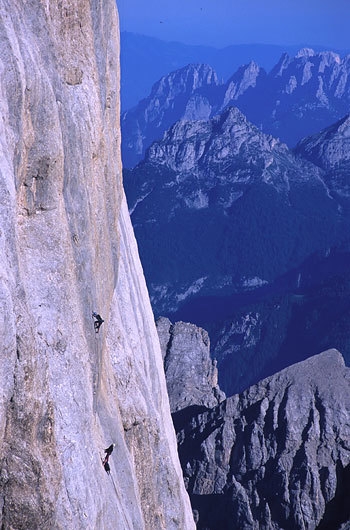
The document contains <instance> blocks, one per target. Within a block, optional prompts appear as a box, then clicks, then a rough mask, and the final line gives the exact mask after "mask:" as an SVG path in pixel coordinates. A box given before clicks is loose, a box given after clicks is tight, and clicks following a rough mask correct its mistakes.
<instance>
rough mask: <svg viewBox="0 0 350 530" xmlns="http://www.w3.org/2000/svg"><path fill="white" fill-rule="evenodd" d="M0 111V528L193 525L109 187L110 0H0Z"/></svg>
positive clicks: (113, 165)
mask: <svg viewBox="0 0 350 530" xmlns="http://www.w3.org/2000/svg"><path fill="white" fill-rule="evenodd" d="M0 112H1V118H0V170H1V175H0V256H1V259H0V305H1V311H0V340H1V348H0V357H1V359H0V363H1V370H0V459H1V461H0V466H1V467H0V527H1V528H3V529H20V528H25V529H26V530H29V529H38V528H43V529H44V528H45V529H51V528H52V529H53V528H54V529H64V530H67V529H74V530H76V529H80V528H86V529H110V528H111V529H112V528H113V529H123V530H125V529H128V528H130V529H131V528H133V529H152V530H153V529H163V528H164V529H165V528H166V529H175V528H176V529H181V530H182V529H187V528H189V529H191V528H194V523H193V519H192V514H191V509H190V505H189V501H188V497H187V494H186V492H185V490H184V487H183V483H182V473H181V469H180V466H179V463H178V458H177V452H176V440H175V435H174V432H173V427H172V423H171V418H170V411H169V403H168V398H167V394H166V386H165V380H164V374H163V371H162V357H161V353H160V347H159V342H158V338H157V333H156V329H155V325H154V322H153V316H152V311H151V307H150V303H149V300H148V294H147V290H146V286H145V282H144V278H143V273H142V269H141V265H140V263H139V258H138V253H137V246H136V243H135V240H134V237H133V232H132V228H131V225H130V220H129V216H128V213H127V208H126V203H125V199H124V197H123V189H122V183H121V163H120V129H119V34H118V18H117V11H116V7H115V2H114V1H113V0H104V1H103V2H101V1H100V0H57V1H53V2H51V1H50V2H49V1H47V0H0ZM93 310H94V311H97V312H98V313H100V314H101V315H102V317H103V318H104V320H105V322H104V324H103V325H102V327H101V330H100V333H99V334H95V333H94V328H93V320H92V318H91V312H92V311H93ZM111 443H115V444H116V446H115V449H114V451H113V453H112V455H111V458H110V466H111V475H110V476H108V475H107V473H106V472H105V470H104V468H103V467H102V465H101V456H102V454H103V449H104V448H105V447H107V446H108V445H110V444H111Z"/></svg>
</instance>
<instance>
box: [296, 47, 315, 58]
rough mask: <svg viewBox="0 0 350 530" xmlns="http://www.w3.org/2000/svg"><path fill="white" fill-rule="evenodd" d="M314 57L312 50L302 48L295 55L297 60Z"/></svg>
mask: <svg viewBox="0 0 350 530" xmlns="http://www.w3.org/2000/svg"><path fill="white" fill-rule="evenodd" d="M314 55H315V51H314V50H313V49H312V48H302V49H301V50H299V51H298V53H297V54H296V55H295V58H296V59H299V58H300V57H313V56H314Z"/></svg>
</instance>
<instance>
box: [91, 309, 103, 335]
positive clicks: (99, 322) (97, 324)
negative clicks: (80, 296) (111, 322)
mask: <svg viewBox="0 0 350 530" xmlns="http://www.w3.org/2000/svg"><path fill="white" fill-rule="evenodd" d="M92 318H95V319H96V320H95V321H94V328H95V333H98V332H99V331H100V327H101V326H102V324H103V323H104V320H103V319H102V317H101V316H100V315H98V314H97V313H95V311H93V312H92Z"/></svg>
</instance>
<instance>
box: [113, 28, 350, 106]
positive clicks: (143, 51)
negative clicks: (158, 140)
mask: <svg viewBox="0 0 350 530" xmlns="http://www.w3.org/2000/svg"><path fill="white" fill-rule="evenodd" d="M120 40H121V56H120V62H121V74H122V75H121V104H122V109H123V111H126V110H129V109H130V108H132V107H134V106H135V105H136V104H137V103H138V102H139V101H140V100H141V99H143V98H145V97H146V96H147V94H149V92H150V91H151V88H152V86H153V84H154V83H156V82H157V81H158V79H160V78H161V77H162V76H164V75H167V74H168V73H169V72H172V71H174V70H176V69H178V68H183V67H184V66H186V65H188V64H190V63H206V64H210V65H211V66H212V67H213V68H214V69H215V70H216V72H217V74H218V76H219V77H220V79H221V78H222V79H224V80H225V81H226V80H227V79H228V78H229V77H230V76H231V75H232V72H233V71H235V70H236V69H237V68H239V67H240V66H241V65H243V64H248V63H249V62H250V61H252V60H255V61H256V62H257V63H258V64H260V65H261V66H262V67H263V68H264V69H265V70H266V71H267V72H268V71H270V70H271V68H273V66H274V65H275V64H276V62H277V61H278V58H279V57H280V56H281V55H282V53H284V52H287V53H288V54H289V55H292V56H293V55H295V54H296V53H297V51H298V50H299V49H301V48H303V47H304V45H303V44H302V43H301V44H300V45H294V46H279V45H275V44H236V45H231V46H227V47H225V48H221V49H218V48H213V47H210V46H199V45H197V46H192V45H188V44H184V43H180V42H166V41H163V40H160V39H156V38H154V37H149V36H146V35H140V34H137V33H130V32H128V31H122V32H121V34H120ZM312 48H313V49H315V50H317V51H322V49H323V48H322V47H320V46H312ZM336 51H337V53H339V54H340V55H346V54H347V53H349V51H350V50H336Z"/></svg>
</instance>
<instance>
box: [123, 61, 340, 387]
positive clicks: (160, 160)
mask: <svg viewBox="0 0 350 530" xmlns="http://www.w3.org/2000/svg"><path fill="white" fill-rule="evenodd" d="M208 72H210V70H208ZM349 132H350V118H349V117H345V118H342V119H341V120H339V121H338V122H337V123H336V124H333V125H332V126H330V127H329V128H327V129H326V130H324V131H322V132H321V133H320V134H318V135H314V136H312V137H309V138H307V139H304V140H303V141H301V142H300V143H299V144H298V146H297V148H296V149H295V150H294V151H292V150H290V149H289V148H288V147H287V146H286V145H285V144H284V143H282V142H280V141H279V140H277V139H275V138H273V137H272V136H271V135H267V134H264V133H263V132H262V131H261V130H260V129H259V128H257V127H256V126H254V125H253V124H251V123H250V122H249V121H248V120H247V118H246V117H245V116H244V115H243V114H242V113H241V111H239V110H238V109H237V108H235V107H227V108H225V109H224V110H223V111H222V112H221V113H220V114H217V115H215V116H214V117H212V118H210V119H207V120H204V119H203V120H201V121H185V120H180V121H178V122H176V123H175V124H174V125H173V126H172V127H170V129H168V131H167V132H166V133H165V134H164V136H163V138H162V140H161V141H158V142H154V143H153V144H152V145H151V146H150V148H149V149H148V151H147V153H146V157H145V159H144V160H143V161H142V162H141V163H140V164H138V166H136V167H135V168H134V169H133V170H131V171H125V176H124V184H125V189H126V193H127V197H128V202H129V209H130V212H131V217H132V222H133V225H134V230H135V233H136V236H137V239H138V243H139V250H140V255H141V259H142V262H143V266H144V270H145V275H146V279H147V282H148V288H149V291H150V296H151V301H152V306H153V309H154V312H155V314H156V316H159V315H166V316H169V317H171V318H176V319H180V320H186V321H191V322H194V323H196V324H198V325H202V326H203V327H205V328H206V329H208V331H209V333H210V336H211V339H212V351H213V354H214V356H215V357H216V358H217V360H218V367H219V381H220V384H221V386H222V387H223V390H224V391H225V392H226V394H227V395H230V394H232V393H234V392H237V391H241V390H243V389H244V388H246V387H247V386H249V385H250V384H254V383H256V382H257V381H258V380H259V379H261V377H263V376H266V375H270V374H271V373H273V372H274V371H276V368H277V367H278V368H281V367H283V366H286V365H288V364H291V363H292V362H296V361H298V360H301V359H302V358H306V357H308V356H309V355H311V354H313V353H318V351H321V350H317V349H316V351H315V350H314V349H313V348H318V347H319V344H318V343H317V341H315V340H313V341H311V344H310V346H311V345H312V348H310V350H308V349H307V347H306V346H307V345H308V343H307V341H306V343H304V344H298V348H295V349H293V346H295V343H296V340H297V339H296V336H295V333H292V330H293V323H294V319H299V320H300V319H301V321H302V318H301V315H303V314H304V313H303V309H305V308H306V307H307V309H308V311H309V315H310V314H311V315H312V314H313V313H312V311H313V306H312V302H311V300H313V301H315V300H317V299H318V294H317V293H316V292H315V289H316V290H317V289H321V288H322V289H324V290H326V291H327V285H328V286H329V282H331V281H333V282H335V283H337V278H338V285H340V283H341V282H342V283H343V284H346V281H347V279H346V278H347V277H346V274H347V268H348V264H349V222H350V216H349V197H348V184H347V175H348V172H347V164H348V151H347V148H346V146H347V145H348V139H349ZM326 145H327V146H328V148H327V149H326V148H325V146H326ZM335 275H338V276H337V277H335ZM327 282H328V283H327ZM343 302H344V304H345V308H343V309H344V311H345V312H346V311H348V308H347V305H348V303H347V302H346V299H344V300H343ZM310 304H311V308H310ZM314 309H316V308H314ZM319 316H320V315H319ZM325 316H326V314H324V313H323V314H322V318H321V316H320V320H318V319H317V318H315V319H314V322H313V327H314V329H315V328H316V329H318V328H319V327H320V326H321V333H320V334H319V335H318V336H319V338H320V339H321V337H323V338H325V336H324V333H326V327H327V326H322V322H323V320H322V319H325ZM326 320H327V319H326ZM331 322H332V324H329V325H328V327H327V331H328V334H327V337H328V340H332V338H333V339H336V337H337V338H339V336H341V337H344V334H341V333H340V334H339V330H337V331H336V328H337V326H336V325H335V322H334V321H332V320H331ZM302 327H303V326H301V327H300V330H301V329H302ZM345 327H346V328H347V329H348V326H346V324H345ZM276 330H277V331H276ZM314 334H315V335H316V336H317V332H315V331H314ZM301 335H302V334H301V333H300V334H299V335H298V340H299V342H300V340H301V342H302V337H301ZM335 335H336V337H335ZM307 336H308V334H307V333H306V334H305V337H307ZM286 341H287V343H286ZM335 342H336V343H335V344H329V345H328V343H326V344H325V346H326V347H328V346H337V347H338V343H337V340H335ZM341 346H343V350H344V357H345V358H346V359H347V355H348V350H349V348H348V346H346V345H344V344H343V343H342V344H341ZM296 352H298V353H296ZM297 355H299V357H296V356H297Z"/></svg>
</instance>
